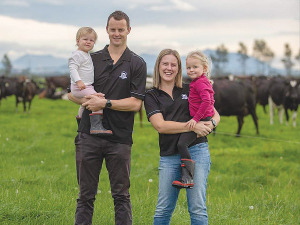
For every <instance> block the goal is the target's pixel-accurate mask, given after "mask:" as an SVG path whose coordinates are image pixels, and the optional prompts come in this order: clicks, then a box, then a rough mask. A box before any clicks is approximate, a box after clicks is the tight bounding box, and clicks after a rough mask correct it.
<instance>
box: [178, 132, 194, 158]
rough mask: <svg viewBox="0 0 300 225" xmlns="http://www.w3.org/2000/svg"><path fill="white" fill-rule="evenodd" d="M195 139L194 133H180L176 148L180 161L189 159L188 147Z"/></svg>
mask: <svg viewBox="0 0 300 225" xmlns="http://www.w3.org/2000/svg"><path fill="white" fill-rule="evenodd" d="M196 138H197V134H196V133H195V132H188V133H182V134H181V135H180V137H179V140H178V143H177V148H178V151H179V154H180V156H181V158H182V159H190V158H191V155H190V152H189V148H188V147H189V145H190V144H191V143H193V141H195V140H196Z"/></svg>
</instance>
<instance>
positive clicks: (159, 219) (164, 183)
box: [153, 142, 211, 225]
mask: <svg viewBox="0 0 300 225" xmlns="http://www.w3.org/2000/svg"><path fill="white" fill-rule="evenodd" d="M189 151H190V154H191V157H192V159H193V160H195V175H194V183H195V186H194V188H193V189H186V196H187V202H188V211H189V213H190V218H191V224H192V225H202V224H208V216H207V210H206V205H205V202H206V187H207V177H208V174H209V170H210V164H211V162H210V154H209V149H208V144H207V142H205V143H200V144H196V145H194V146H192V147H190V148H189ZM180 160H181V159H180V155H179V154H176V155H171V156H162V157H161V158H160V162H159V193H158V202H157V206H156V210H155V215H154V222H153V224H154V225H168V224H170V221H171V217H172V213H173V211H174V209H175V206H176V202H177V199H178V195H179V191H180V189H177V188H175V187H173V186H172V182H173V181H174V180H179V179H180V176H181V161H180Z"/></svg>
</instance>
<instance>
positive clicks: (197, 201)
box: [187, 142, 211, 225]
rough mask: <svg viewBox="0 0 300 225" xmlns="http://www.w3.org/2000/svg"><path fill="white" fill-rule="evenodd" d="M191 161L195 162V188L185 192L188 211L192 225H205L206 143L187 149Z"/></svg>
mask: <svg viewBox="0 0 300 225" xmlns="http://www.w3.org/2000/svg"><path fill="white" fill-rule="evenodd" d="M189 150H190V153H191V156H192V159H193V160H195V174H194V181H195V186H194V188H193V189H188V190H187V200H188V210H189V213H190V217H191V224H192V225H196V224H197V225H207V224H208V215H207V210H206V187H207V177H208V174H209V171H210V164H211V162H210V154H209V149H208V144H207V142H205V143H200V144H197V145H194V146H192V147H190V148H189Z"/></svg>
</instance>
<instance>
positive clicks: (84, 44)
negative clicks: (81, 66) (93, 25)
mask: <svg viewBox="0 0 300 225" xmlns="http://www.w3.org/2000/svg"><path fill="white" fill-rule="evenodd" d="M95 39H96V37H95V34H93V33H90V34H85V35H82V36H81V37H80V38H79V39H77V46H78V50H81V51H84V52H89V51H91V50H92V49H93V48H94V45H95Z"/></svg>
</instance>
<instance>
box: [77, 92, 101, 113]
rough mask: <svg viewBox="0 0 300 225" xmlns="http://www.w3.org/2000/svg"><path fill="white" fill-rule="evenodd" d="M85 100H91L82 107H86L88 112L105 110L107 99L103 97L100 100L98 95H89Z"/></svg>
mask: <svg viewBox="0 0 300 225" xmlns="http://www.w3.org/2000/svg"><path fill="white" fill-rule="evenodd" d="M85 98H87V99H89V100H88V101H87V102H85V103H83V104H82V106H84V107H86V108H87V109H88V110H91V111H93V112H95V111H99V110H101V109H104V108H105V105H106V99H105V98H103V97H101V98H99V97H98V96H96V95H88V96H85Z"/></svg>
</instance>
